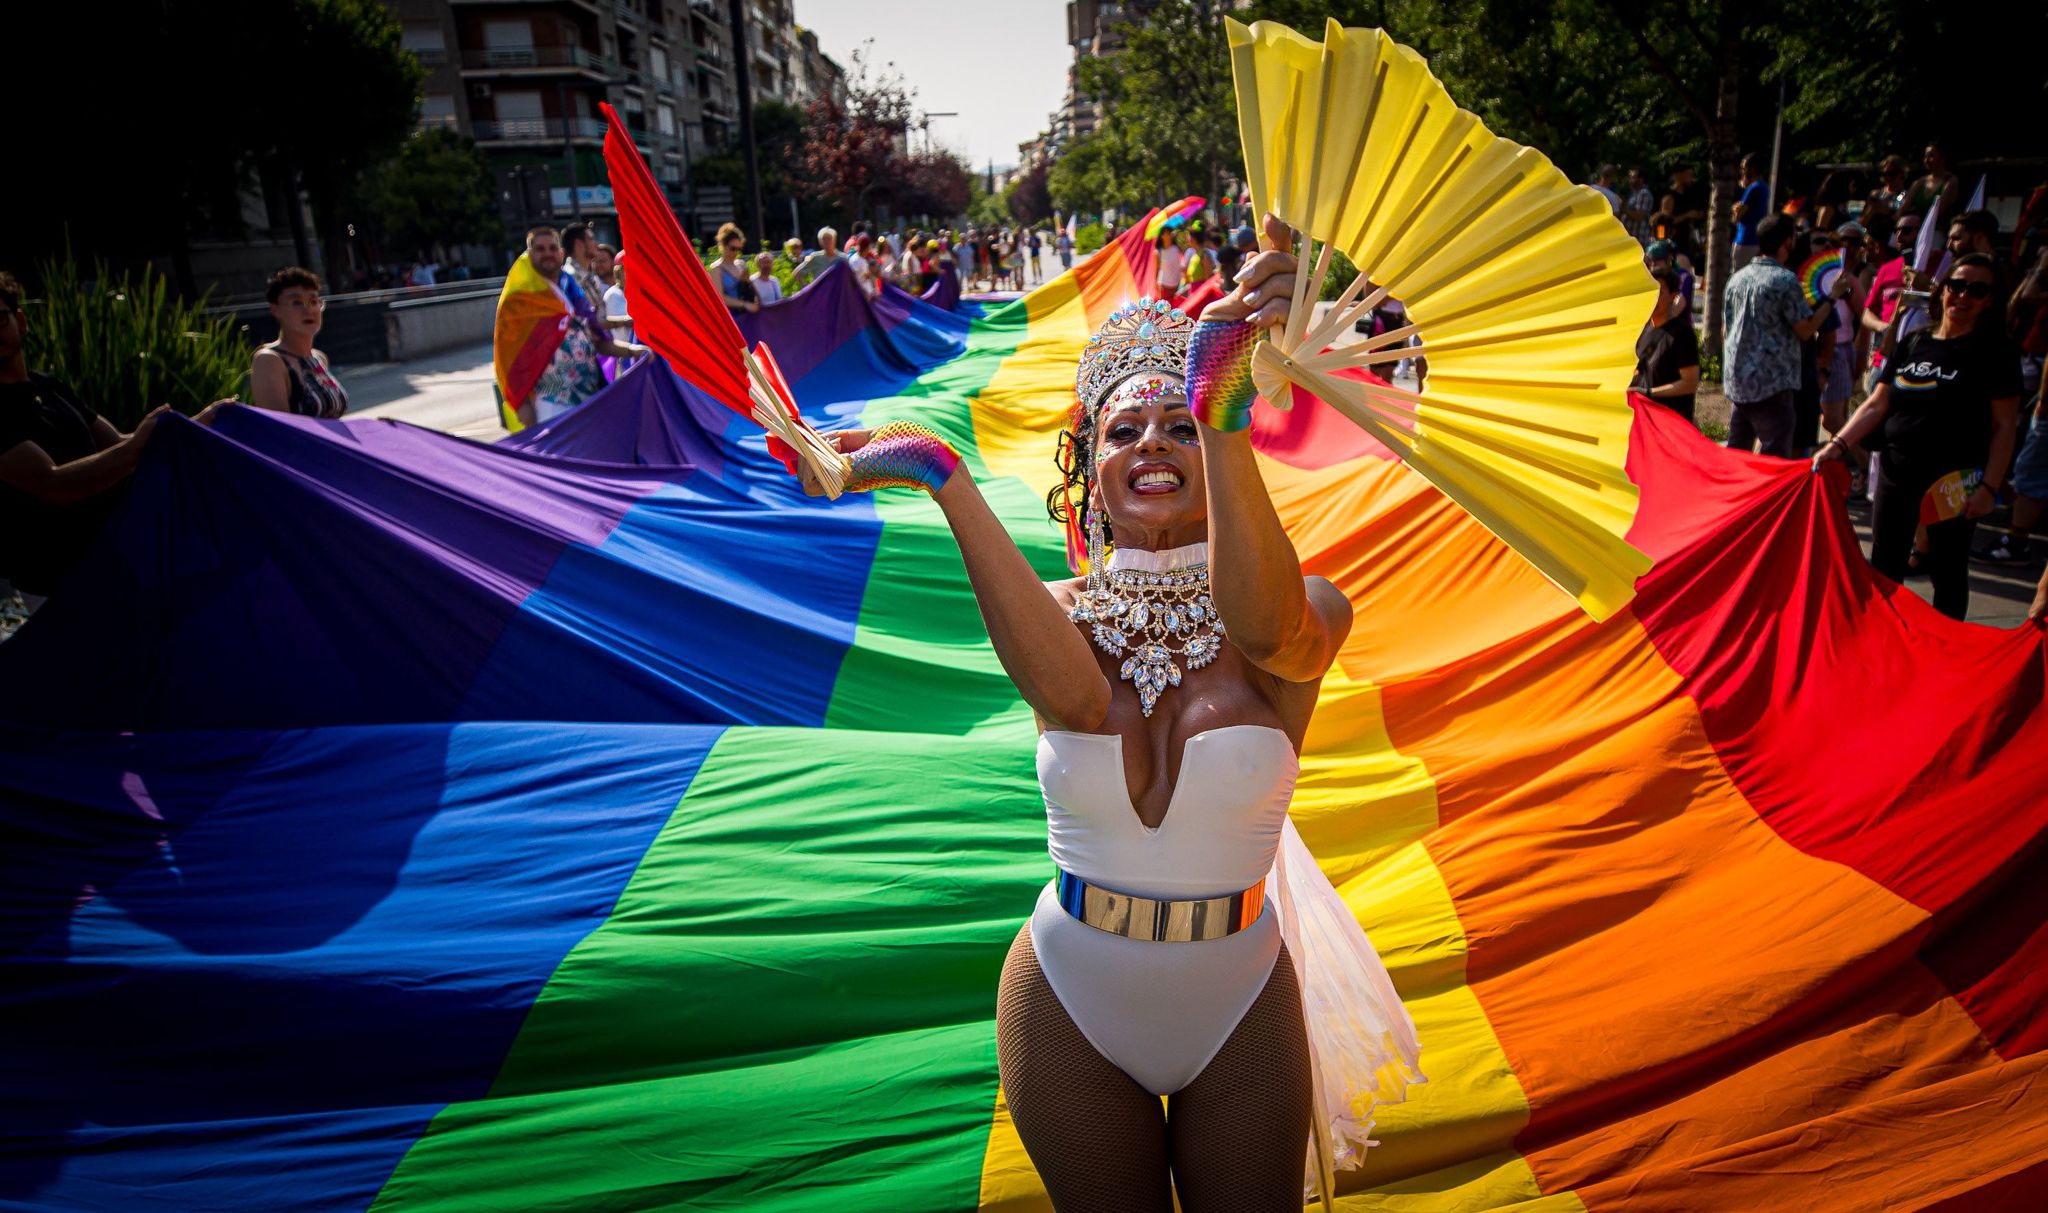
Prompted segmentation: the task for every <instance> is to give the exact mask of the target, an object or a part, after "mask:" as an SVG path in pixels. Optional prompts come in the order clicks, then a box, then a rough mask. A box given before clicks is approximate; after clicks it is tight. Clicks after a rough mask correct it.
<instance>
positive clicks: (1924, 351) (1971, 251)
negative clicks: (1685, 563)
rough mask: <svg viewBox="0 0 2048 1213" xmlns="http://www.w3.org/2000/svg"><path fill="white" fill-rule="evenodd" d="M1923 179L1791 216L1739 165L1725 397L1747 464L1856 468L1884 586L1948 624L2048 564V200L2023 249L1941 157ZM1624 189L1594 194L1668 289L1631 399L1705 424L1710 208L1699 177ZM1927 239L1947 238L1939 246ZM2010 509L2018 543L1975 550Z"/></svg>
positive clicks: (1745, 163)
mask: <svg viewBox="0 0 2048 1213" xmlns="http://www.w3.org/2000/svg"><path fill="white" fill-rule="evenodd" d="M1921 163H1922V167H1923V169H1924V170H1925V171H1924V172H1923V173H1922V174H1921V175H1920V176H1918V177H1913V176H1911V175H1910V174H1909V173H1908V171H1907V167H1906V162H1905V160H1904V159H1903V158H1901V157H1899V156H1888V157H1886V158H1885V159H1884V161H1883V162H1882V163H1881V164H1880V165H1879V166H1878V169H1877V172H1876V174H1875V180H1874V182H1873V183H1872V185H1871V187H1870V188H1869V189H1868V190H1867V191H1860V190H1858V188H1857V185H1858V182H1856V180H1855V179H1854V176H1853V174H1850V173H1848V172H1832V173H1829V174H1828V175H1827V176H1825V177H1823V178H1822V179H1821V180H1820V183H1819V184H1818V185H1817V186H1816V188H1815V189H1813V190H1812V191H1811V192H1810V193H1809V194H1807V195H1805V196H1800V197H1794V198H1790V199H1787V200H1785V201H1783V202H1777V201H1775V200H1774V199H1773V198H1772V196H1771V186H1770V182H1769V181H1768V180H1767V179H1766V173H1765V162H1764V159H1763V157H1762V156H1760V155H1755V154H1752V155H1748V156H1745V157H1743V158H1742V161H1741V164H1740V175H1739V182H1738V183H1739V188H1740V194H1739V196H1738V198H1737V200H1736V201H1735V202H1734V203H1733V204H1732V206H1731V208H1730V214H1729V219H1730V220H1731V221H1732V229H1733V230H1732V238H1731V241H1730V244H1731V247H1730V249H1729V254H1730V264H1731V265H1733V266H1734V267H1735V268H1734V272H1733V273H1732V274H1730V275H1729V278H1728V281H1727V284H1726V286H1725V288H1724V293H1723V297H1722V298H1723V308H1722V313H1721V319H1722V330H1721V332H1720V333H1719V334H1718V336H1719V338H1720V341H1719V346H1720V375H1719V380H1720V388H1721V392H1722V394H1723V396H1724V397H1725V398H1726V400H1727V403H1728V421H1727V444H1728V445H1729V446H1730V447H1732V448H1735V449H1738V450H1744V451H1755V452H1759V453H1761V454H1765V455H1772V456H1777V457H1779V458H1787V459H1805V460H1809V461H1811V463H1812V465H1813V467H1814V468H1815V469H1816V470H1817V471H1818V470H1820V469H1822V468H1823V467H1824V466H1825V465H1826V464H1829V463H1834V462H1840V463H1842V464H1844V465H1845V466H1846V469H1847V472H1848V475H1847V478H1846V480H1847V492H1848V493H1849V495H1850V499H1851V501H1852V502H1856V503H1858V504H1861V503H1865V502H1867V503H1868V505H1869V507H1870V511H1871V530H1872V536H1873V538H1872V544H1871V552H1870V559H1871V563H1872V564H1873V566H1875V567H1876V568H1877V569H1879V570H1880V571H1882V572H1884V573H1885V574H1886V575H1888V576H1891V577H1893V578H1894V579H1897V580H1901V581H1903V580H1905V579H1906V578H1909V577H1915V576H1926V577H1928V578H1929V579H1930V581H1931V583H1932V589H1933V597H1934V602H1935V606H1936V607H1937V609H1939V610H1941V611H1943V612H1944V613H1946V614H1949V615H1952V616H1954V617H1956V618H1962V617H1963V616H1964V614H1965V612H1966V611H1967V609H1968V605H1969V567H1970V562H1971V561H1972V560H1976V561H1979V562H1982V563H1987V564H2000V565H2015V566H2029V565H2032V564H2034V563H2037V562H2038V560H2039V557H2038V555H2037V554H2036V553H2035V552H2034V551H2033V550H2032V544H2031V537H2032V534H2033V530H2034V528H2035V527H2037V526H2038V525H2039V524H2040V519H2041V513H2042V503H2043V502H2044V501H2048V416H2044V415H2043V406H2042V398H2041V396H2042V393H2041V366H2042V358H2043V354H2044V353H2048V241H2044V240H2043V239H2042V230H2043V228H2044V227H2048V187H2043V188H2042V189H2038V190H2036V191H2035V192H2034V194H2033V195H2032V197H2031V198H2029V199H2028V201H2027V204H2026V206H2025V208H2024V211H2023V214H2022V216H2021V220H2020V223H2019V225H2018V230H2017V231H2016V232H2015V233H2010V234H2008V233H2004V232H2002V231H2001V225H2000V223H1999V220H1998V218H1997V216H1996V215H1995V214H1994V213H1993V212H1992V211H1990V210H1988V209H1985V208H1984V207H1983V206H1982V205H1981V203H1976V202H1966V201H1965V199H1964V192H1963V185H1962V181H1961V178H1960V177H1959V176H1958V175H1957V174H1956V173H1955V172H1954V171H1953V170H1952V169H1951V167H1950V165H1949V163H1948V159H1947V157H1946V155H1945V154H1944V153H1943V151H1942V148H1941V146H1940V145H1939V144H1930V145H1928V147H1927V148H1926V150H1925V152H1924V154H1923V156H1922V160H1921ZM1616 176H1617V170H1616V169H1615V168H1614V167H1613V166H1603V167H1602V168H1601V169H1600V171H1599V172H1598V173H1597V174H1596V175H1595V180H1594V188H1595V189H1596V190H1598V191H1599V192H1600V193H1601V194H1602V195H1603V196H1604V197H1605V198H1606V199H1607V200H1608V204H1609V205H1610V206H1611V207H1612V208H1613V209H1614V212H1615V215H1616V217H1617V218H1619V219H1621V221H1622V222H1623V224H1624V225H1625V226H1626V227H1627V228H1628V230H1629V231H1630V233H1631V234H1633V235H1635V236H1636V238H1637V239H1638V240H1639V241H1641V242H1643V244H1644V259H1645V262H1646V264H1647V265H1648V266H1649V269H1650V271H1651V276H1652V277H1653V278H1655V279H1656V280H1657V283H1658V300H1657V303H1656V304H1655V306H1654V310H1653V312H1652V315H1651V316H1650V317H1649V318H1648V320H1647V322H1646V323H1645V325H1644V329H1643V332H1642V335H1641V337H1640V338H1639V339H1638V341H1637V346H1636V354H1637V371H1636V379H1635V383H1634V385H1633V386H1634V389H1635V390H1636V391H1638V392H1640V393H1642V394H1643V395H1646V396H1648V397H1649V398H1650V399H1652V400H1653V401H1655V402H1657V403H1658V404H1661V405H1663V406H1665V407H1667V408H1670V409H1672V410H1674V411H1676V412H1678V413H1680V414H1682V415H1684V416H1685V417H1686V418H1687V419H1688V420H1696V419H1695V402H1696V400H1697V397H1698V393H1699V388H1700V384H1701V382H1702V362H1703V359H1702V357H1701V349H1702V345H1703V341H1702V338H1703V337H1704V336H1706V335H1705V334H1703V333H1701V332H1700V331H1699V329H1698V328H1697V327H1696V325H1695V322H1694V319H1693V314H1694V302H1695V298H1696V291H1697V287H1698V285H1699V279H1698V277H1697V275H1696V272H1695V271H1696V269H1697V268H1698V267H1701V266H1702V265H1704V261H1705V255H1706V252H1707V250H1706V248H1705V245H1704V241H1705V239H1706V232H1707V230H1708V224H1707V219H1708V213H1707V209H1706V208H1707V205H1708V204H1707V193H1706V189H1705V187H1704V186H1703V185H1701V184H1700V183H1698V182H1697V181H1696V180H1695V178H1694V175H1693V173H1692V171H1691V170H1690V169H1689V168H1680V169H1679V170H1678V171H1677V172H1675V173H1674V174H1673V175H1672V178H1671V185H1670V188H1669V189H1668V190H1667V191H1666V192H1665V193H1664V194H1663V195H1662V196H1661V197H1657V196H1654V195H1653V193H1652V191H1651V190H1650V189H1649V188H1648V185H1647V178H1646V177H1645V175H1644V174H1643V172H1642V171H1641V170H1640V169H1638V170H1632V171H1631V172H1630V173H1629V176H1628V180H1629V188H1628V190H1627V192H1626V193H1623V192H1621V191H1620V190H1618V189H1616V188H1615V187H1614V185H1613V182H1614V180H1615V178H1616ZM1928 224H1933V225H1936V226H1937V229H1938V230H1940V231H1941V234H1942V236H1943V237H1944V239H1943V240H1941V241H1940V242H1938V243H1937V242H1934V241H1933V240H1932V239H1931V238H1930V239H1929V240H1925V241H1923V239H1922V228H1923V226H1924V225H1928ZM2022 265H2024V266H2027V267H2028V268H2027V269H2026V272H2025V273H2024V274H2022V273H2020V272H2019V269H2018V267H2019V266H2022ZM2001 507H2003V508H2006V509H2008V510H2009V514H2008V518H2007V521H2006V523H2005V525H2004V526H2003V527H2002V528H2000V529H1999V531H1998V533H1996V534H1994V536H1993V538H1992V539H1991V541H1990V542H1988V543H1986V544H1984V545H1982V546H1979V545H1977V544H1976V542H1975V537H1974V533H1975V531H1976V529H1977V524H1978V522H1979V520H1983V519H1988V518H1992V517H1993V516H1994V515H1995V514H1996V513H1997V511H1998V510H1999V509H2000V508H2001Z"/></svg>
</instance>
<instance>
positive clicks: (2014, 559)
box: [1970, 539, 2028, 564]
mask: <svg viewBox="0 0 2048 1213" xmlns="http://www.w3.org/2000/svg"><path fill="white" fill-rule="evenodd" d="M1970 559H1972V560H1974V561H1977V562H1978V563H1979V564H2026V563H2028V554H2027V551H2026V549H2024V548H2021V549H2018V550H2015V549H2014V548H2013V546H2012V541H2011V540H2009V539H2001V540H1999V541H1998V543H1997V544H1996V545H1995V546H1993V547H1990V548H1986V549H1984V550H1982V551H1975V552H1971V553H1970Z"/></svg>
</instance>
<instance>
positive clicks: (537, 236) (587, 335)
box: [517, 227, 647, 425]
mask: <svg viewBox="0 0 2048 1213" xmlns="http://www.w3.org/2000/svg"><path fill="white" fill-rule="evenodd" d="M526 255H527V257H528V259H529V260H531V261H532V262H533V268H535V269H537V270H539V271H540V273H541V277H543V278H546V279H547V280H548V281H549V282H551V283H553V284H554V287H555V290H556V291H558V292H560V294H561V296H562V298H563V300H564V301H565V302H566V303H567V304H568V305H569V313H568V315H567V316H564V317H563V318H562V344H560V345H558V346H556V347H555V356H554V357H553V358H551V359H549V360H548V369H547V370H545V371H542V372H541V376H540V380H539V381H538V382H536V383H535V384H534V385H533V394H532V395H530V396H528V397H527V398H526V399H525V400H522V401H520V402H519V404H518V406H517V409H518V413H519V419H520V420H521V421H522V422H524V423H526V424H527V425H533V424H535V423H536V422H541V421H547V420H549V419H550V418H553V417H558V416H560V415H562V414H563V413H566V412H568V411H569V410H571V409H573V408H575V407H576V406H577V405H579V404H582V403H583V402H584V401H586V400H588V399H590V398H591V397H592V396H595V395H597V393H599V392H600V391H603V390H604V368H603V367H602V366H600V365H598V361H597V360H598V357H599V356H600V355H609V356H611V357H613V358H632V357H637V356H639V355H641V354H644V353H646V352H647V349H646V347H645V346H639V345H634V344H632V343H631V342H624V341H616V340H614V339H613V338H612V336H611V334H610V333H608V332H606V331H605V326H604V320H603V313H602V312H601V311H600V310H599V309H601V308H602V307H603V306H604V298H603V296H599V297H598V298H597V299H595V300H592V299H589V298H586V297H585V295H584V291H583V287H582V286H581V284H579V283H578V282H577V280H576V274H575V273H574V272H570V273H564V272H563V270H562V261H563V257H564V250H563V248H562V238H561V236H560V234H558V233H557V232H556V231H555V229H553V228H551V227H537V228H534V229H533V230H532V231H530V232H528V233H526Z"/></svg>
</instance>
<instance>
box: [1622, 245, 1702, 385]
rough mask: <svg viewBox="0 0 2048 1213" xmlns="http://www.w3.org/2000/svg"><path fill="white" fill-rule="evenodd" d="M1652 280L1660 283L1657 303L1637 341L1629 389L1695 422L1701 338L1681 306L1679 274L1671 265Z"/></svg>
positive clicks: (1689, 315) (1688, 313)
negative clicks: (1694, 412) (1633, 370)
mask: <svg viewBox="0 0 2048 1213" xmlns="http://www.w3.org/2000/svg"><path fill="white" fill-rule="evenodd" d="M1650 276H1651V277H1652V278H1655V279H1656V280H1657V303H1656V306H1655V307H1654V308H1652V309H1651V311H1650V319H1649V322H1648V323H1646V324H1644V325H1643V334H1642V336H1640V337H1638V338H1636V377H1635V381H1634V382H1633V383H1631V384H1630V385H1629V389H1630V390H1631V391H1636V392H1641V393H1642V394H1643V395H1645V396H1648V397H1649V398H1650V399H1652V400H1654V401H1656V402H1657V403H1658V404H1661V405H1663V406H1664V407H1665V408H1668V409H1670V410H1671V411H1672V412H1674V413H1677V414H1678V415H1679V416H1681V417H1683V418H1685V419H1686V420H1687V421H1692V420H1693V399H1694V393H1696V392H1698V391H1699V386H1700V339H1699V334H1697V333H1695V332H1693V327H1692V313H1691V312H1689V311H1686V310H1685V309H1684V308H1683V307H1681V306H1680V299H1679V294H1678V288H1679V280H1678V271H1677V270H1675V269H1673V268H1672V267H1670V266H1668V265H1667V266H1665V267H1663V268H1662V269H1659V270H1655V271H1652V273H1651V274H1650Z"/></svg>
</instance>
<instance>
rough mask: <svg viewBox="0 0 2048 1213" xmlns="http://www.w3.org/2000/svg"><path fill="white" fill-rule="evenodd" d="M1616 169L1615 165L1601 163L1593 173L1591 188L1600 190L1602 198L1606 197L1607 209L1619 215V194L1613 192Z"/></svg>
mask: <svg viewBox="0 0 2048 1213" xmlns="http://www.w3.org/2000/svg"><path fill="white" fill-rule="evenodd" d="M1616 171H1617V170H1616V169H1615V167H1614V166H1613V165H1611V164H1603V165H1601V166H1600V171H1599V172H1597V173H1594V174H1593V188H1594V189H1596V190H1598V191H1599V192H1600V196H1601V197H1602V198H1605V199H1607V209H1608V210H1609V211H1611V212H1612V213H1613V214H1614V215H1615V216H1617V217H1619V216H1620V215H1621V195H1620V194H1617V193H1615V192H1614V177H1615V173H1616Z"/></svg>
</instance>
